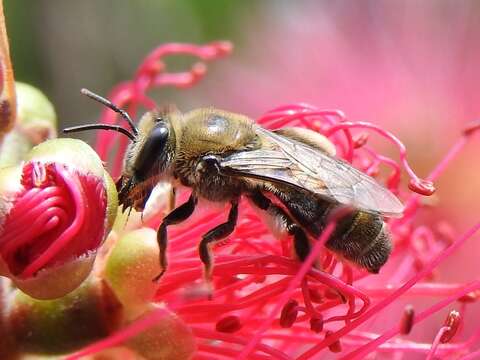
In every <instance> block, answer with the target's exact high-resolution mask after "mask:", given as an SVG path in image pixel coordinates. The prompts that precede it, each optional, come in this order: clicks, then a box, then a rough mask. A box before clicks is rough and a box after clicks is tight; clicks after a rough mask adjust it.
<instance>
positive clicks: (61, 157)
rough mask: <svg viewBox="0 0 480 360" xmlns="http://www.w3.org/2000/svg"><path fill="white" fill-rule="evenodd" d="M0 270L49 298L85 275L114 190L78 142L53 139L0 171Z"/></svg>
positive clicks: (112, 209) (110, 214)
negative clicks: (15, 163)
mask: <svg viewBox="0 0 480 360" xmlns="http://www.w3.org/2000/svg"><path fill="white" fill-rule="evenodd" d="M0 185H1V189H2V190H1V197H0V203H1V205H0V209H1V212H0V215H1V218H0V257H1V260H2V265H3V274H4V275H6V276H9V277H10V278H11V279H12V280H13V281H14V282H15V284H16V285H17V286H18V287H19V288H21V289H22V290H23V291H24V292H26V293H27V294H29V295H31V296H33V297H36V298H42V299H46V298H55V297H59V296H62V295H65V294H67V293H68V292H70V291H72V290H73V289H75V288H76V287H77V286H78V285H79V284H80V283H81V282H82V281H83V280H84V279H85V278H86V277H87V276H88V274H89V273H90V271H91V268H92V266H93V262H94V259H95V254H96V252H97V249H98V247H99V246H100V245H101V244H102V242H103V240H104V238H105V237H106V235H107V234H108V232H109V229H110V228H111V226H112V224H113V221H114V219H115V216H116V211H117V210H116V209H117V194H116V191H115V188H114V184H113V181H112V179H111V178H110V176H109V175H108V173H107V172H106V171H105V170H104V168H103V165H102V162H101V160H100V159H99V157H98V155H97V154H96V153H95V152H94V151H93V150H92V149H91V148H90V147H89V146H88V145H87V144H85V143H83V142H82V141H79V140H72V139H55V140H50V141H47V142H44V143H42V144H40V145H38V146H36V147H35V148H33V149H32V150H31V151H30V152H29V154H28V155H27V157H26V160H25V162H23V163H22V164H20V165H17V166H14V167H7V168H3V169H0Z"/></svg>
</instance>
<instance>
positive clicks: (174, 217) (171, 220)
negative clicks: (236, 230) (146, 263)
mask: <svg viewBox="0 0 480 360" xmlns="http://www.w3.org/2000/svg"><path fill="white" fill-rule="evenodd" d="M196 205H197V198H196V197H195V196H194V195H193V194H191V195H190V197H189V199H188V200H187V202H186V203H183V204H182V205H180V206H179V207H177V208H176V209H174V210H172V211H171V212H170V213H169V214H168V215H167V216H165V218H164V219H163V221H162V224H161V225H160V227H159V228H158V231H157V242H158V248H159V250H160V253H159V261H160V268H161V269H162V270H161V272H160V274H158V275H157V276H155V278H154V279H153V281H155V282H156V281H158V280H160V278H161V277H162V276H163V274H164V273H165V271H166V270H167V226H168V225H174V224H178V223H180V222H182V221H184V220H186V219H188V218H189V217H190V215H192V213H193V211H194V210H195V206H196Z"/></svg>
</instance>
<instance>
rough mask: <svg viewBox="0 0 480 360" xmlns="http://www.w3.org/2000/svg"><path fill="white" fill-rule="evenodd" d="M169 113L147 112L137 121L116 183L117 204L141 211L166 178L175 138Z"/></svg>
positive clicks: (171, 114)
mask: <svg viewBox="0 0 480 360" xmlns="http://www.w3.org/2000/svg"><path fill="white" fill-rule="evenodd" d="M174 115H175V114H174V113H173V112H172V111H171V109H169V108H168V109H164V110H162V111H152V112H148V113H146V114H145V115H143V117H142V118H141V119H140V122H139V124H138V134H137V136H136V137H135V139H134V140H133V141H132V143H130V145H129V146H128V148H127V152H126V154H125V160H124V166H123V172H122V176H121V177H120V179H119V181H118V182H117V189H118V191H119V200H120V204H122V205H123V206H124V207H130V206H132V207H134V208H135V209H136V210H143V208H144V206H145V203H146V201H147V199H148V197H149V196H150V193H151V192H152V190H153V188H154V187H155V185H156V184H157V183H158V181H159V180H161V179H163V178H168V177H169V176H170V172H171V171H170V169H171V165H172V162H173V159H174V156H175V147H176V137H175V130H174V128H173V126H172V116H174Z"/></svg>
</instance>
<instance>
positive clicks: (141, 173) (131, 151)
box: [63, 89, 179, 210]
mask: <svg viewBox="0 0 480 360" xmlns="http://www.w3.org/2000/svg"><path fill="white" fill-rule="evenodd" d="M82 94H84V95H87V96H88V97H90V98H92V99H94V100H96V101H98V102H100V103H102V104H103V105H105V106H107V107H109V108H110V109H112V110H113V111H115V112H117V113H119V114H120V115H121V116H122V118H123V119H124V120H126V121H127V123H128V125H129V129H126V128H124V127H121V126H119V125H112V124H87V125H80V126H75V127H70V128H66V129H64V130H63V132H64V133H71V132H78V131H84V130H93V129H97V130H98V129H99V130H113V131H117V132H119V133H121V134H123V135H125V136H127V137H128V138H129V139H130V140H131V143H130V145H129V146H128V148H127V152H126V154H125V160H124V166H123V171H122V175H121V177H120V179H118V181H117V183H116V185H117V190H118V196H119V202H120V204H121V205H123V207H124V209H125V208H129V207H133V208H135V209H136V210H143V208H144V206H145V203H146V201H147V199H148V197H149V196H150V193H151V191H152V190H153V188H154V187H155V185H156V184H157V182H158V180H159V179H161V178H163V177H166V176H167V173H168V172H169V168H170V165H171V163H172V160H173V157H174V154H175V147H176V140H175V131H174V129H173V126H172V121H173V118H178V116H179V112H178V111H176V110H174V109H173V108H172V107H168V108H165V109H163V110H161V111H152V112H148V113H146V114H145V115H144V116H143V117H142V118H141V120H140V122H139V125H138V127H137V126H135V124H134V123H133V121H132V120H131V118H130V116H129V115H128V113H127V112H126V111H125V110H122V109H119V108H118V107H117V106H115V105H114V104H112V103H111V102H110V101H109V100H107V99H105V98H103V97H101V96H100V95H97V94H95V93H93V92H91V91H89V90H87V89H82Z"/></svg>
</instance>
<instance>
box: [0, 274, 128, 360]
mask: <svg viewBox="0 0 480 360" xmlns="http://www.w3.org/2000/svg"><path fill="white" fill-rule="evenodd" d="M121 315H122V307H121V305H120V304H119V303H118V301H117V300H116V298H115V296H114V295H113V293H112V292H111V290H110V289H109V288H108V286H106V285H105V283H104V282H103V281H102V280H100V279H98V278H94V277H91V278H89V280H88V281H85V282H84V283H83V284H82V285H81V286H80V287H78V288H77V289H76V290H75V291H73V292H71V293H70V294H68V295H66V296H64V297H62V298H59V299H55V300H36V299H34V298H32V297H30V296H28V295H26V294H24V293H23V292H21V291H20V290H18V289H15V290H12V291H11V293H10V295H9V297H8V306H7V307H6V309H5V313H4V319H5V327H6V329H8V332H9V334H10V336H12V337H13V338H14V339H15V344H16V348H17V350H20V351H22V352H26V353H35V354H39V355H40V354H41V355H48V354H62V353H66V352H72V351H75V350H78V349H80V348H82V347H83V346H85V345H87V344H90V343H91V342H93V341H96V340H100V339H102V338H104V337H106V336H108V335H109V334H110V333H111V332H112V331H114V330H116V329H117V328H118V327H119V325H120V323H121V320H122V319H121Z"/></svg>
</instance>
